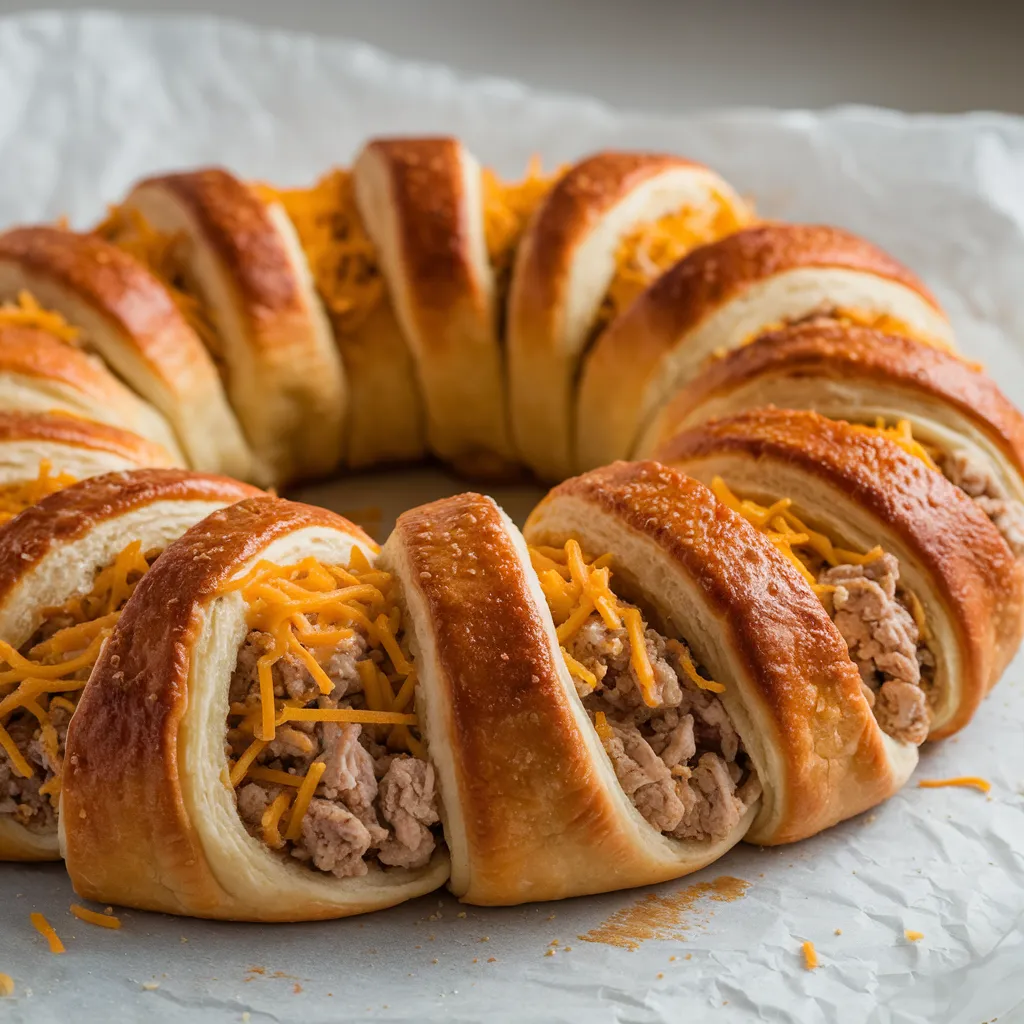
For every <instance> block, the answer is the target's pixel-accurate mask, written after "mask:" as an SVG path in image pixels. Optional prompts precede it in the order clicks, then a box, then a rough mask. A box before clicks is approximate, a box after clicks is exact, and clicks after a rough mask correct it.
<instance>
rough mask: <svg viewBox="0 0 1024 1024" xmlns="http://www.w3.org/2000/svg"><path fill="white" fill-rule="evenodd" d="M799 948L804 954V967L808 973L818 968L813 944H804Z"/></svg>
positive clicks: (816, 953)
mask: <svg viewBox="0 0 1024 1024" xmlns="http://www.w3.org/2000/svg"><path fill="white" fill-rule="evenodd" d="M800 948H801V949H802V950H803V954H804V967H805V968H806V969H807V970H808V971H813V970H814V969H815V967H817V966H818V951H817V950H816V949H815V948H814V943H813V942H810V941H808V942H805V943H804V944H803V946H801V947H800Z"/></svg>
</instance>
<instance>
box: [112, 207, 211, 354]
mask: <svg viewBox="0 0 1024 1024" xmlns="http://www.w3.org/2000/svg"><path fill="white" fill-rule="evenodd" d="M93 233H94V234H97V235H99V236H100V237H101V238H104V239H106V240H107V241H108V242H113V244H114V245H116V246H117V247H118V248H119V249H123V250H124V251H125V252H126V253H128V255H129V256H132V257H134V258H135V259H136V260H137V261H138V262H139V263H141V264H142V265H143V266H144V267H145V268H146V269H147V270H148V271H149V272H150V273H151V274H152V275H153V276H154V277H156V278H157V279H158V280H159V281H160V283H161V284H162V285H163V286H164V287H165V288H166V289H167V291H168V293H169V294H170V296H171V298H172V299H173V300H174V304H175V305H176V306H177V307H178V311H179V312H180V313H181V315H182V316H183V317H184V318H185V319H186V320H187V321H188V324H189V326H190V327H191V328H192V330H194V331H195V332H196V334H198V335H199V337H200V339H201V340H202V342H203V344H204V345H205V346H206V348H207V349H208V350H209V351H210V352H211V353H212V354H213V355H214V356H219V354H220V352H221V349H222V346H221V343H220V338H219V336H218V334H217V331H216V328H215V327H214V325H213V320H212V318H211V316H210V313H209V310H208V309H207V307H206V304H205V303H204V302H203V300H202V298H201V297H200V296H199V295H197V294H196V292H195V290H194V289H193V288H192V287H191V286H190V284H189V282H188V280H187V279H186V277H185V275H184V273H183V270H182V253H183V250H184V247H185V246H186V245H187V244H188V240H187V239H186V238H185V236H184V235H182V234H180V233H178V232H175V233H168V232H163V231H158V230H157V229H156V228H154V227H153V225H152V224H150V223H149V221H147V220H146V218H145V217H143V215H142V214H141V213H140V212H139V211H138V210H134V209H130V208H125V207H123V206H111V207H110V208H109V210H108V211H107V216H106V218H105V219H104V220H103V221H101V222H100V223H99V224H97V225H96V227H95V228H93Z"/></svg>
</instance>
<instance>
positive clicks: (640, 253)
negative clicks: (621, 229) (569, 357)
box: [599, 193, 754, 324]
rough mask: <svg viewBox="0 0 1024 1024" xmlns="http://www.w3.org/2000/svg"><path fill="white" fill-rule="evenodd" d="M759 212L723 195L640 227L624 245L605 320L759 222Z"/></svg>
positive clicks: (604, 308) (602, 318)
mask: <svg viewBox="0 0 1024 1024" xmlns="http://www.w3.org/2000/svg"><path fill="white" fill-rule="evenodd" d="M753 219H754V217H753V212H752V211H750V210H747V209H746V208H745V207H742V206H737V205H736V204H735V203H733V202H732V201H731V200H730V199H729V198H727V197H726V196H723V195H719V194H718V193H715V194H713V195H712V196H711V197H710V199H709V201H708V202H706V203H705V204H704V205H703V206H700V207H689V206H684V207H682V208H681V209H678V210H673V211H671V212H669V213H667V214H665V215H664V216H662V217H659V218H658V219H657V220H653V221H648V222H647V223H645V224H641V225H639V226H638V227H637V228H636V229H635V230H634V231H633V232H632V233H631V234H629V235H627V236H626V237H625V238H624V239H623V240H622V242H621V243H620V244H619V248H618V252H617V253H616V257H615V260H616V268H615V276H614V277H613V278H612V282H611V284H610V285H609V287H608V292H607V294H606V295H605V300H604V304H603V306H602V311H601V315H600V318H599V319H600V322H601V323H602V324H608V323H611V321H612V320H614V319H615V317H616V316H618V315H619V314H620V313H622V312H623V311H624V310H625V309H626V307H627V306H629V305H630V304H631V303H632V302H633V301H634V299H636V297H637V296H638V295H639V294H640V293H641V292H642V291H644V290H645V289H646V288H647V287H648V286H649V285H650V284H652V283H653V282H654V281H655V280H656V279H657V278H659V277H661V275H662V274H664V273H665V271H666V270H668V269H669V267H671V266H673V265H674V264H676V263H678V262H679V261H680V260H681V259H682V258H683V257H684V256H686V255H687V254H688V253H689V252H691V251H692V250H693V249H696V248H697V247H698V246H700V245H706V244H707V243H709V242H716V241H718V239H720V238H724V237H725V236H726V235H731V234H733V232H736V231H739V230H740V229H741V228H744V227H747V226H748V225H749V224H751V223H753Z"/></svg>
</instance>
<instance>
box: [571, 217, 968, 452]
mask: <svg viewBox="0 0 1024 1024" xmlns="http://www.w3.org/2000/svg"><path fill="white" fill-rule="evenodd" d="M810 316H816V317H820V316H828V317H831V318H833V319H837V320H841V321H843V322H854V323H862V324H865V325H867V326H874V327H879V328H880V329H883V330H885V331H887V332H888V333H892V334H909V335H912V336H915V337H919V338H923V339H926V340H928V341H930V342H931V343H933V344H937V345H940V346H944V347H951V345H952V330H951V328H950V325H949V321H948V320H947V319H946V316H945V314H944V313H943V312H942V310H941V309H940V308H939V305H938V303H937V302H936V300H935V298H934V297H933V296H932V295H931V293H930V292H929V291H928V290H927V288H925V286H924V285H923V284H922V283H921V282H920V281H919V280H918V279H917V278H916V277H915V276H914V275H913V274H912V273H911V272H910V271H909V270H907V269H906V268H905V267H903V266H901V265H900V264H899V263H897V262H896V261H895V260H894V259H892V257H890V256H888V255H887V254H886V253H884V252H882V251H881V250H880V249H878V248H876V247H875V246H873V245H871V244H869V243H868V242H865V241H864V240H863V239H860V238H858V237H856V236H855V235H851V234H850V233H849V232H846V231H843V230H841V229H839V228H832V227H823V226H811V225H805V224H763V225H761V226H758V227H752V228H747V229H746V230H744V231H738V232H736V233H735V234H733V235H730V236H728V237H726V238H723V239H722V240H720V241H718V242H716V243H713V244H711V245H707V246H703V247H701V248H700V249H698V250H696V251H694V252H693V253H691V254H690V255H689V256H688V257H686V258H684V259H683V260H681V261H680V262H679V263H677V264H676V265H675V266H674V267H673V268H672V269H671V270H670V271H668V273H666V274H664V275H663V276H662V277H660V278H659V279H658V280H657V281H655V282H654V283H653V284H652V285H651V287H650V288H648V289H647V291H645V292H644V293H643V295H641V297H640V298H639V299H638V300H637V301H636V302H635V303H634V304H633V305H632V306H631V307H630V308H629V310H628V312H627V314H626V315H624V316H622V317H620V318H619V319H618V320H617V321H616V322H615V323H614V324H613V325H612V327H611V328H610V329H609V330H608V331H606V332H605V333H604V334H603V335H602V336H601V338H599V339H598V341H597V343H596V344H595V346H594V350H593V352H592V353H591V356H590V358H589V359H588V360H587V364H586V366H585V367H584V370H583V376H582V379H581V381H580V390H579V403H578V409H579V415H578V419H577V427H576V429H577V435H578V437H579V467H580V468H581V469H589V468H591V467H592V466H599V465H601V464H603V463H605V462H609V461H611V460H612V459H620V458H628V457H629V456H630V455H631V454H632V452H633V449H634V446H635V445H636V443H637V441H638V440H639V439H640V435H641V433H642V431H643V430H644V428H645V427H646V426H647V424H648V423H649V421H650V420H651V419H652V418H653V417H654V416H655V415H656V414H657V413H658V411H659V410H660V409H661V408H662V406H664V405H665V404H666V403H667V402H668V401H669V400H670V399H671V398H672V396H673V395H674V394H675V392H676V391H678V390H679V389H680V387H682V386H683V385H685V384H686V383H687V382H688V381H689V380H691V379H692V378H693V377H694V376H696V375H697V374H698V373H699V372H701V370H702V369H703V368H704V366H705V365H706V363H707V362H708V360H709V359H712V358H714V357H715V356H719V355H722V354H723V353H725V352H728V351H729V350H730V349H733V348H737V347H738V346H740V345H743V344H745V343H746V342H749V341H751V340H752V339H754V338H756V337H757V336H758V335H760V334H763V333H764V332H765V331H767V330H770V329H772V328H774V327H778V326H780V325H782V324H787V323H792V322H794V321H799V320H803V319H805V318H807V317H810Z"/></svg>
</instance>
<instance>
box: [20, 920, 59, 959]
mask: <svg viewBox="0 0 1024 1024" xmlns="http://www.w3.org/2000/svg"><path fill="white" fill-rule="evenodd" d="M28 919H29V920H30V921H31V922H32V927H33V928H35V930H36V931H37V932H39V934H40V935H42V937H43V938H44V939H46V942H47V945H49V947H50V952H51V953H63V952H64V943H63V942H61V941H60V938H59V937H58V936H57V933H56V932H55V931H54V930H53V925H51V924H50V922H49V921H47V920H46V918H45V917H43V915H42V914H39V913H34V914H29V918H28Z"/></svg>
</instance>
